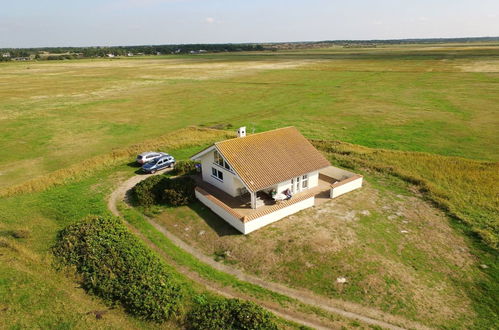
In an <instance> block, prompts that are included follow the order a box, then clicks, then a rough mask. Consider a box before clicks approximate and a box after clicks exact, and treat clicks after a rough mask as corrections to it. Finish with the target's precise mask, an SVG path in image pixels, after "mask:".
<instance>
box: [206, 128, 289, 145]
mask: <svg viewBox="0 0 499 330" xmlns="http://www.w3.org/2000/svg"><path fill="white" fill-rule="evenodd" d="M288 128H294V129H296V130H298V129H297V128H296V127H294V126H286V127H279V128H274V129H271V130H270V131H264V132H258V133H253V134H250V135H246V136H244V137H242V138H240V137H235V138H232V139H227V140H222V141H218V142H215V143H214V144H215V145H217V144H219V143H222V142H226V141H232V140H234V139H244V138H245V137H252V136H255V135H259V134H265V133H270V132H275V131H280V130H283V129H288Z"/></svg>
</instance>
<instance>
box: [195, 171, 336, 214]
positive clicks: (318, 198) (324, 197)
mask: <svg viewBox="0 0 499 330" xmlns="http://www.w3.org/2000/svg"><path fill="white" fill-rule="evenodd" d="M194 179H195V180H196V184H197V186H198V187H200V188H202V189H203V190H204V191H206V192H207V193H208V194H210V195H211V196H212V197H214V198H216V199H217V200H218V201H220V202H221V203H222V204H224V205H225V206H226V207H227V208H229V209H231V210H232V211H234V212H236V213H237V214H238V215H240V217H241V219H243V218H246V219H249V220H251V219H254V218H257V217H258V216H260V215H264V214H268V213H270V212H274V211H277V210H279V209H282V208H284V207H287V206H289V205H292V204H294V203H297V202H299V201H302V200H304V199H306V198H309V197H312V196H315V204H316V205H317V204H321V203H324V202H326V201H328V200H329V192H330V189H331V184H332V183H334V182H335V181H336V180H335V179H334V178H330V177H327V176H325V175H322V174H320V175H319V185H318V186H316V187H314V188H311V189H307V190H304V191H302V192H299V193H297V194H294V195H293V197H292V198H291V199H289V200H287V201H282V202H277V203H275V202H274V201H272V200H271V199H270V198H262V199H263V201H264V205H262V206H260V207H258V208H256V209H252V208H251V202H250V196H249V194H247V195H245V196H241V197H232V196H230V195H229V194H227V193H226V192H224V191H222V190H220V189H219V188H217V187H215V186H213V185H211V184H209V183H207V182H204V181H203V180H202V177H201V175H196V176H195V177H194ZM262 197H263V196H262Z"/></svg>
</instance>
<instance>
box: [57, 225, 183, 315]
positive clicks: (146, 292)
mask: <svg viewBox="0 0 499 330" xmlns="http://www.w3.org/2000/svg"><path fill="white" fill-rule="evenodd" d="M52 250H53V253H54V255H55V256H56V259H57V260H58V261H59V263H60V264H62V265H66V266H74V267H75V269H76V271H77V273H78V274H79V275H81V281H82V286H83V288H84V289H85V290H87V291H89V292H90V293H93V294H95V295H97V296H99V297H101V298H103V299H104V300H105V301H106V302H108V303H111V304H121V305H122V306H123V307H124V308H125V310H126V311H127V312H129V313H130V314H133V315H136V316H139V317H141V318H144V319H147V320H152V321H157V322H160V321H164V320H167V319H169V318H170V317H171V316H172V315H174V314H176V313H178V311H179V307H180V305H181V300H182V297H183V293H182V292H183V288H182V286H181V285H180V282H179V280H178V279H177V278H175V274H173V273H171V272H170V271H169V270H168V269H167V266H166V265H165V264H164V263H162V262H161V261H160V260H159V259H158V257H157V256H155V255H154V254H153V253H152V252H151V251H149V250H148V249H147V248H146V247H145V246H144V245H143V244H142V243H141V242H140V241H139V240H138V239H137V238H136V237H135V236H134V235H132V234H131V233H130V232H129V231H128V229H127V228H126V227H125V225H124V224H123V222H122V221H121V220H120V219H119V218H116V217H100V216H89V217H87V218H85V219H83V220H81V221H79V222H77V223H75V224H72V225H69V226H68V227H66V228H65V229H63V230H62V231H61V232H60V233H59V234H58V237H57V241H56V244H55V246H54V247H53V248H52Z"/></svg>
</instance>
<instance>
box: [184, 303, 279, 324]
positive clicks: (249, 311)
mask: <svg viewBox="0 0 499 330" xmlns="http://www.w3.org/2000/svg"><path fill="white" fill-rule="evenodd" d="M187 324H188V326H189V328H190V329H193V330H205V329H234V330H239V329H252V330H263V329H265V330H273V329H277V325H276V323H275V317H274V316H273V315H272V314H271V313H270V312H269V311H267V310H265V309H263V308H262V307H260V306H258V305H256V304H255V303H252V302H250V301H243V300H239V299H223V298H217V299H214V300H212V301H210V302H205V303H200V304H198V305H197V306H195V307H194V308H193V309H192V310H191V311H190V312H189V314H188V316H187Z"/></svg>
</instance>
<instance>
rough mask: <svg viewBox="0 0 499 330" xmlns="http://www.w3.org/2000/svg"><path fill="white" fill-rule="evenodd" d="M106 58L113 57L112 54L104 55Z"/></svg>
mask: <svg viewBox="0 0 499 330" xmlns="http://www.w3.org/2000/svg"><path fill="white" fill-rule="evenodd" d="M106 56H107V57H114V56H115V55H114V54H106Z"/></svg>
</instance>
